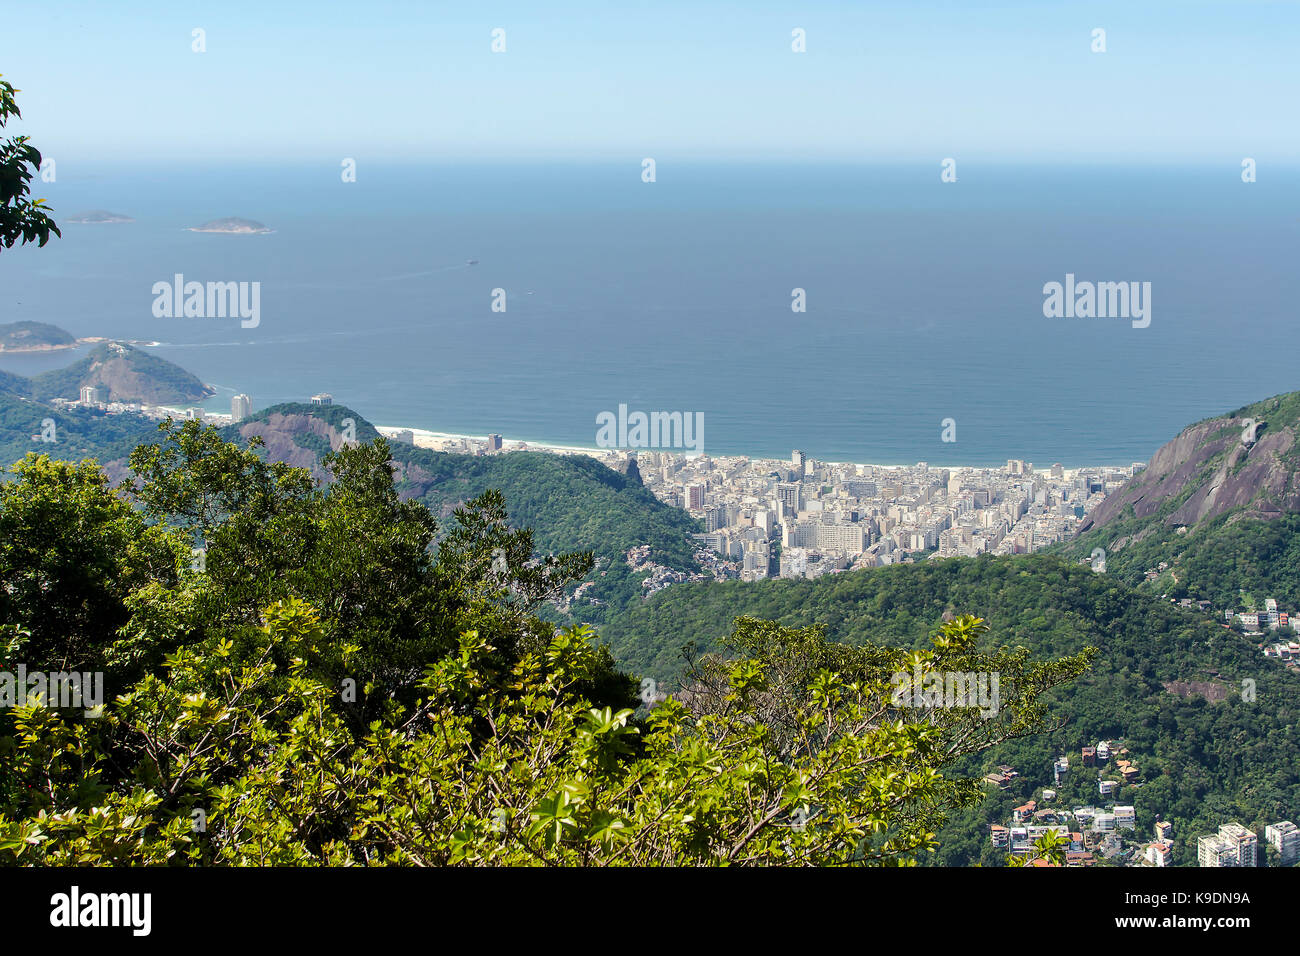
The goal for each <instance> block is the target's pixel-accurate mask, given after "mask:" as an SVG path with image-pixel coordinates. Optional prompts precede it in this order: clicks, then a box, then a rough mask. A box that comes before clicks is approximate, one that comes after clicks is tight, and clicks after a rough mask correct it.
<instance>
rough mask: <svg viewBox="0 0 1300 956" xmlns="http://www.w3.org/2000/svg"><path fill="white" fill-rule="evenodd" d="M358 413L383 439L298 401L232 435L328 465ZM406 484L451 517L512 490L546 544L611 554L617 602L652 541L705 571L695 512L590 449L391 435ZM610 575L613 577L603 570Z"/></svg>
mask: <svg viewBox="0 0 1300 956" xmlns="http://www.w3.org/2000/svg"><path fill="white" fill-rule="evenodd" d="M348 419H351V420H352V428H353V434H354V436H355V438H356V440H357V441H359V442H369V441H372V440H374V439H375V438H377V437H379V433H378V432H377V431H375V429H374V427H373V426H372V425H371V424H370V423H369V422H367V421H366V420H365V419H364V418H362V417H361V416H360V415H359V414H358V413H357V412H355V411H353V410H351V409H349V408H347V407H346V406H342V405H326V406H321V405H305V404H300V403H288V404H283V405H276V406H273V407H271V408H267V409H264V410H262V411H260V412H258V413H257V414H255V415H254V416H252V418H250V419H249V420H248V421H245V422H241V423H239V424H238V425H234V426H231V427H230V428H229V429H228V430H227V432H226V434H227V437H228V438H231V439H233V438H235V437H238V438H240V439H242V440H247V439H248V438H249V437H251V436H253V435H257V436H259V437H261V438H262V440H263V441H264V442H265V443H266V447H265V454H266V455H268V456H269V457H271V458H275V459H277V460H280V461H287V462H290V463H292V464H295V465H305V466H308V467H312V468H313V469H314V470H316V471H317V474H318V477H320V478H324V477H325V475H324V474H323V472H321V471H320V470H319V461H320V458H321V456H323V455H324V454H325V453H326V452H328V451H329V450H330V449H331V448H332V447H337V446H338V443H339V441H340V440H341V437H342V434H343V429H344V428H345V427H346V426H345V422H346V421H347V420H348ZM390 450H391V453H392V457H393V460H394V461H395V462H396V463H397V465H398V473H397V475H396V478H397V483H398V489H399V491H400V492H401V493H402V494H403V495H404V496H406V497H410V498H415V499H417V500H419V501H421V502H422V503H423V504H425V505H426V506H427V507H428V508H429V509H430V510H431V511H432V512H433V513H434V514H435V515H437V516H439V517H440V518H442V519H444V524H445V523H446V522H445V519H446V518H447V517H448V516H449V515H450V513H451V510H452V509H453V508H454V507H455V506H456V505H458V504H460V503H461V502H464V501H467V500H469V499H470V498H473V497H475V496H477V495H479V494H481V493H483V492H484V491H486V490H488V489H490V488H495V489H498V490H500V491H501V492H503V493H504V495H505V499H506V503H507V506H508V507H509V509H510V517H511V523H512V524H514V525H515V526H517V527H531V528H532V529H533V531H534V540H535V542H536V543H537V546H538V547H539V549H541V550H542V551H547V552H563V551H593V552H595V554H596V555H597V557H598V559H602V560H601V561H600V564H599V566H598V568H597V570H596V572H595V575H596V576H595V578H594V580H596V582H597V587H596V588H595V589H594V591H595V594H594V596H596V597H598V598H599V599H602V600H606V601H610V602H613V603H616V604H620V605H621V604H623V603H625V602H627V601H628V600H632V599H635V597H636V596H637V595H639V593H640V584H639V581H638V580H634V579H633V578H634V577H635V576H634V575H632V574H631V572H630V571H629V569H628V568H627V565H626V563H625V561H624V555H625V553H626V552H627V550H628V549H629V548H632V547H635V546H637V545H643V544H648V545H650V546H651V549H652V557H653V558H654V559H655V560H656V561H658V562H660V563H662V564H665V565H667V566H669V567H672V568H675V569H678V570H684V571H689V570H695V569H696V562H695V560H694V558H693V557H692V551H693V545H694V542H693V540H692V538H691V535H692V534H694V533H696V532H698V531H699V530H701V529H700V528H699V523H698V522H697V521H695V520H694V519H693V518H691V517H690V515H688V514H687V513H686V512H684V511H682V510H681V509H678V508H670V507H668V506H667V505H665V504H663V503H662V502H660V501H659V500H658V499H656V498H655V497H654V495H652V494H651V493H650V492H649V491H647V490H646V489H645V488H644V487H643V486H642V485H641V484H640V483H639V482H637V481H635V480H631V479H629V478H628V477H627V476H625V475H621V474H619V473H618V472H616V471H613V470H612V469H610V468H607V467H606V466H604V465H602V464H601V463H600V462H598V461H595V460H594V459H592V458H588V457H586V456H581V455H553V454H546V453H542V452H510V453H509V454H505V455H477V456H476V455H457V454H449V453H445V452H436V451H430V450H428V449H424V448H416V447H414V446H411V445H406V444H402V443H401V442H390ZM602 572H604V576H603V577H602V574H601V573H602Z"/></svg>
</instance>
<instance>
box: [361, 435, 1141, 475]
mask: <svg viewBox="0 0 1300 956" xmlns="http://www.w3.org/2000/svg"><path fill="white" fill-rule="evenodd" d="M374 427H375V431H377V432H379V434H381V435H383V436H384V437H385V438H389V439H391V438H392V436H393V433H395V432H399V431H409V432H410V433H411V435H412V436H413V438H414V439H415V441H414V442H413V444H414V445H415V447H416V448H425V449H428V450H430V451H445V450H446V449H444V448H443V447H441V446H442V445H444V444H446V443H449V442H462V443H465V442H486V441H487V435H468V434H463V433H458V432H442V431H434V430H432V429H428V428H414V427H412V426H409V425H375V426H374ZM511 446H514V447H511ZM518 451H539V452H547V453H549V454H559V455H588V456H590V457H592V458H595V459H596V460H598V461H599V460H601V459H604V458H609V457H614V456H617V457H619V458H625V457H626V456H627V455H628V454H632V453H635V454H637V455H640V454H642V453H644V452H664V453H667V454H685V455H686V457H687V458H688V459H689V458H694V457H702V456H704V455H705V454H707V453H704V452H696V453H692V454H687V453H686V452H685V451H684V449H680V448H599V447H596V446H586V445H559V444H554V443H551V442H544V441H532V440H529V439H523V438H507V437H506V436H504V435H502V436H501V451H500V452H497V454H505V453H507V452H510V453H513V452H518ZM708 457H710V458H747V459H748V460H750V461H773V462H781V461H787V459H785V458H767V457H763V456H761V455H759V456H756V455H743V454H708ZM810 457H813V458H814V459H815V460H817V461H823V463H824V464H827V465H831V466H844V465H853V466H855V467H859V468H884V469H890V470H906V469H911V468H915V467H916V466H917V464H918V463H917V462H913V463H912V464H904V465H887V464H881V463H877V462H856V461H829V460H823V459H819V458H816V456H810ZM926 464H927V467H929V468H933V469H947V470H948V471H997V470H1000V469H1001V468H1003V467H1005V466H1004V465H935V464H930V463H928V462H927V463H926ZM1132 465H1133V463H1132V462H1129V463H1128V464H1095V465H1079V466H1075V467H1065V466H1062V471H1063V472H1064V473H1065V474H1067V475H1075V474H1078V473H1080V472H1088V471H1100V470H1103V469H1124V468H1131V467H1132ZM1048 467H1049V468H1050V466H1048ZM1034 470H1035V472H1037V471H1040V470H1042V471H1045V470H1047V469H1045V468H1038V467H1035V469H1034Z"/></svg>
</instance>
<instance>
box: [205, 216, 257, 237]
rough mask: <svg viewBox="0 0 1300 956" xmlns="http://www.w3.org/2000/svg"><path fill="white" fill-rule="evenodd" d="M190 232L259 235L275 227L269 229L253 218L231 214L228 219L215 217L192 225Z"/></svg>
mask: <svg viewBox="0 0 1300 956" xmlns="http://www.w3.org/2000/svg"><path fill="white" fill-rule="evenodd" d="M189 231H190V232H224V233H231V234H235V235H240V236H259V235H265V234H266V233H269V232H274V231H275V230H274V229H268V228H267V227H266V226H264V225H262V224H261V223H260V222H257V221H255V220H253V219H240V218H239V217H238V216H230V217H228V218H226V219H213V220H212V221H211V222H205V223H204V224H203V225H201V226H190V228H189Z"/></svg>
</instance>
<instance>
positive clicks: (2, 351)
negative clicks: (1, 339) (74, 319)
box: [0, 335, 111, 355]
mask: <svg viewBox="0 0 1300 956" xmlns="http://www.w3.org/2000/svg"><path fill="white" fill-rule="evenodd" d="M108 341H111V340H110V339H106V338H104V337H103V336H100V335H92V336H90V337H89V338H84V339H77V340H76V341H75V342H60V343H58V344H57V345H26V346H20V347H18V348H6V347H5V346H3V345H0V355H33V354H39V353H41V352H62V351H65V350H67V349H75V348H80V347H81V346H83V345H98V344H99V343H101V342H108Z"/></svg>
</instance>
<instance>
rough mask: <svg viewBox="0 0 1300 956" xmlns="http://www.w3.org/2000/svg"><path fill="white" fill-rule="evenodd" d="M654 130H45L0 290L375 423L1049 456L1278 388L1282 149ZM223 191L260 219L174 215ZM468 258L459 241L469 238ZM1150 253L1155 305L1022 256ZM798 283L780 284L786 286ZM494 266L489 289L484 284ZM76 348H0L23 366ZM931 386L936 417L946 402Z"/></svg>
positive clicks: (1286, 370) (1295, 365)
mask: <svg viewBox="0 0 1300 956" xmlns="http://www.w3.org/2000/svg"><path fill="white" fill-rule="evenodd" d="M1240 161H1241V160H1240V158H1239V157H1237V158H1234V157H1225V158H1224V161H1223V163H1222V164H1221V165H1218V166H1215V167H1213V168H1210V167H1203V168H1202V167H1198V168H1163V167H1159V166H1155V165H1144V166H1126V167H1120V166H1104V167H1102V166H1087V165H1077V166H1070V165H1022V166H1015V165H997V164H980V163H976V162H959V164H958V168H957V182H955V183H943V182H941V181H940V175H939V174H940V164H939V161H938V159H936V160H935V161H934V162H933V163H917V164H912V165H905V164H898V165H872V166H850V165H797V164H788V165H783V164H776V163H759V162H753V163H739V164H727V163H723V162H713V163H701V162H691V163H680V164H679V163H675V162H672V161H671V160H670V159H669V158H666V157H661V158H659V161H658V163H657V169H656V180H657V181H655V182H653V183H646V182H643V181H642V178H641V170H642V166H641V157H629V159H628V161H627V162H626V163H621V164H614V163H599V164H590V165H583V164H564V163H524V162H500V163H483V164H474V165H469V164H446V163H437V164H432V163H431V164H429V165H427V166H416V165H406V166H383V165H379V164H370V163H368V162H366V161H365V159H364V157H361V158H360V162H359V163H358V167H357V181H356V182H354V183H345V182H343V181H342V179H341V176H340V166H339V165H330V164H321V165H318V166H311V167H309V166H274V167H269V168H260V167H257V166H255V165H252V164H249V165H240V166H226V167H210V166H195V167H191V168H186V167H179V166H160V167H152V166H135V167H104V168H97V169H78V168H75V167H72V166H71V165H69V164H64V163H60V165H59V167H58V177H59V178H58V181H57V182H56V183H50V184H44V183H38V184H37V186H38V191H37V194H38V195H42V196H44V197H45V198H46V199H47V200H48V201H49V203H50V205H51V206H53V207H54V210H55V218H56V219H60V220H66V219H70V218H72V217H73V216H74V215H75V214H78V213H82V212H85V211H88V210H92V209H106V210H109V211H111V212H115V213H120V214H124V215H128V216H132V217H134V219H135V221H134V222H131V223H122V224H101V225H78V224H72V223H66V224H64V225H63V238H62V239H61V240H59V239H55V240H52V241H51V243H50V244H49V245H48V246H47V247H46V248H45V249H41V250H37V249H35V248H33V247H27V248H25V249H17V248H15V249H13V250H7V251H5V252H3V253H0V322H9V321H15V320H19V319H31V320H36V321H41V322H50V323H53V324H55V325H58V326H61V327H63V328H65V329H67V330H68V331H70V332H72V333H74V334H76V335H78V336H108V337H113V338H124V339H135V340H142V341H148V342H157V343H159V344H157V345H156V346H151V347H150V348H151V350H152V351H154V352H155V353H156V354H158V355H160V356H162V357H164V358H167V359H169V360H171V361H173V362H176V363H178V364H180V365H182V366H184V367H185V368H187V369H189V370H191V371H192V372H194V373H195V374H197V375H198V376H199V377H200V378H202V379H203V380H204V381H205V382H209V383H211V384H213V385H214V386H216V387H217V388H218V390H219V391H218V394H217V396H216V397H215V398H214V399H213V400H211V401H210V402H209V403H208V407H209V408H211V409H212V410H221V411H227V412H228V411H229V409H230V397H231V396H232V395H233V394H235V393H237V392H245V393H247V394H249V395H250V396H251V397H252V399H253V403H254V407H255V408H263V407H265V406H267V405H271V404H274V403H277V402H283V401H305V400H306V399H307V398H308V397H309V396H310V395H312V394H313V393H316V392H322V391H324V392H330V393H331V394H332V395H333V396H334V400H335V402H336V403H341V404H346V405H348V406H350V407H352V408H353V409H355V410H356V411H357V412H359V413H360V414H361V415H362V416H364V417H365V418H367V419H368V420H370V421H371V422H374V423H376V424H381V425H406V426H413V427H418V428H427V429H433V430H438V431H444V432H455V433H466V434H486V433H488V432H498V433H500V434H502V435H504V436H505V437H506V438H507V439H521V438H522V439H527V440H531V441H539V442H550V443H554V444H563V445H582V446H590V445H593V444H595V435H596V416H597V415H598V414H599V413H601V412H602V411H613V412H617V410H618V407H619V405H620V404H626V405H627V406H628V407H629V408H630V409H633V410H643V411H647V412H649V411H660V410H663V411H680V412H684V413H696V412H699V413H702V414H703V417H704V424H705V429H704V443H703V450H704V451H705V452H706V453H709V454H719V455H721V454H748V455H754V456H764V457H786V456H788V455H789V454H790V451H791V449H794V448H799V449H801V450H803V451H804V452H805V453H806V454H807V455H808V456H810V457H813V458H819V459H825V460H831V461H858V462H876V463H882V464H905V463H913V462H917V461H928V462H930V463H931V464H940V465H942V464H970V465H983V464H997V463H1001V462H1005V461H1006V459H1008V458H1020V459H1025V460H1027V461H1031V462H1033V463H1035V464H1036V465H1038V466H1044V465H1049V464H1052V463H1054V462H1061V463H1063V464H1064V465H1066V466H1067V467H1075V466H1080V465H1087V464H1103V463H1115V464H1120V463H1124V464H1126V463H1129V462H1132V461H1141V460H1146V459H1147V458H1149V457H1150V455H1151V454H1152V453H1153V452H1154V451H1155V449H1156V448H1157V447H1159V445H1161V444H1162V443H1163V442H1165V441H1167V440H1168V439H1170V438H1172V437H1173V436H1174V435H1175V434H1176V433H1177V432H1178V431H1179V430H1180V429H1181V428H1182V427H1184V426H1185V425H1187V424H1189V423H1191V422H1193V421H1196V420H1198V419H1201V418H1205V417H1207V416H1211V415H1214V414H1217V413H1219V412H1223V411H1229V410H1232V409H1234V408H1237V407H1239V406H1241V405H1244V404H1247V403H1249V402H1252V401H1255V400H1257V399H1260V398H1263V397H1265V396H1268V395H1272V394H1276V393H1278V392H1284V391H1290V390H1293V389H1297V388H1300V349H1298V348H1297V344H1300V335H1297V331H1296V321H1297V315H1296V307H1295V306H1296V303H1297V302H1300V270H1297V269H1296V268H1295V256H1296V250H1297V248H1300V243H1298V242H1297V239H1300V170H1297V169H1294V168H1291V169H1273V168H1270V167H1269V166H1268V164H1267V163H1264V162H1261V165H1260V169H1259V181H1258V182H1255V183H1250V184H1247V183H1243V182H1242V181H1241V177H1240V165H1239V164H1240ZM226 216H240V217H244V218H249V219H255V220H258V221H260V222H262V223H265V224H266V225H267V226H268V227H270V228H271V229H273V230H274V232H273V233H272V234H270V235H263V236H232V235H214V234H204V233H194V232H189V231H186V227H189V226H194V225H198V224H200V223H203V222H205V221H208V220H211V219H216V218H221V217H226ZM471 259H473V260H477V264H473V265H471V264H469V260H471ZM177 273H181V274H183V275H184V277H185V280H186V281H199V282H209V281H221V282H225V281H236V282H241V281H242V282H259V283H260V284H261V310H260V322H259V324H258V325H257V327H256V328H241V326H240V322H239V320H238V319H237V318H157V317H155V316H154V314H153V309H152V306H153V302H154V298H155V296H154V293H153V292H152V288H153V286H154V284H155V283H158V282H167V283H170V282H171V281H172V278H173V276H174V275H175V274H177ZM1067 274H1068V275H1073V276H1075V277H1076V280H1077V281H1080V282H1082V281H1093V282H1139V283H1143V282H1149V283H1150V284H1151V286H1150V288H1151V302H1150V308H1151V312H1150V319H1151V321H1150V325H1149V326H1147V327H1145V328H1135V327H1133V325H1132V323H1131V322H1130V321H1129V320H1128V319H1126V318H1047V317H1045V316H1044V313H1043V303H1044V292H1043V287H1044V285H1045V284H1046V283H1049V282H1064V281H1065V279H1066V276H1067ZM796 288H799V289H803V290H804V295H805V299H806V311H805V312H801V313H800V312H794V311H792V309H791V302H792V290H794V289H796ZM494 289H503V290H505V303H506V308H505V311H504V312H501V311H493V309H492V304H493V290H494ZM78 354H80V352H78V353H72V352H62V353H54V354H39V355H8V356H0V368H3V369H6V370H8V371H13V372H18V373H21V374H29V375H30V374H34V373H36V372H38V371H42V370H44V369H47V368H52V367H58V366H61V365H64V364H68V363H70V362H71V361H73V360H74V359H75V357H76V356H77V355H78ZM946 419H951V420H952V424H953V425H955V428H951V427H950V428H949V429H948V437H955V438H956V440H955V441H943V440H942V439H943V437H944V430H945V429H944V424H945V420H946Z"/></svg>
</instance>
